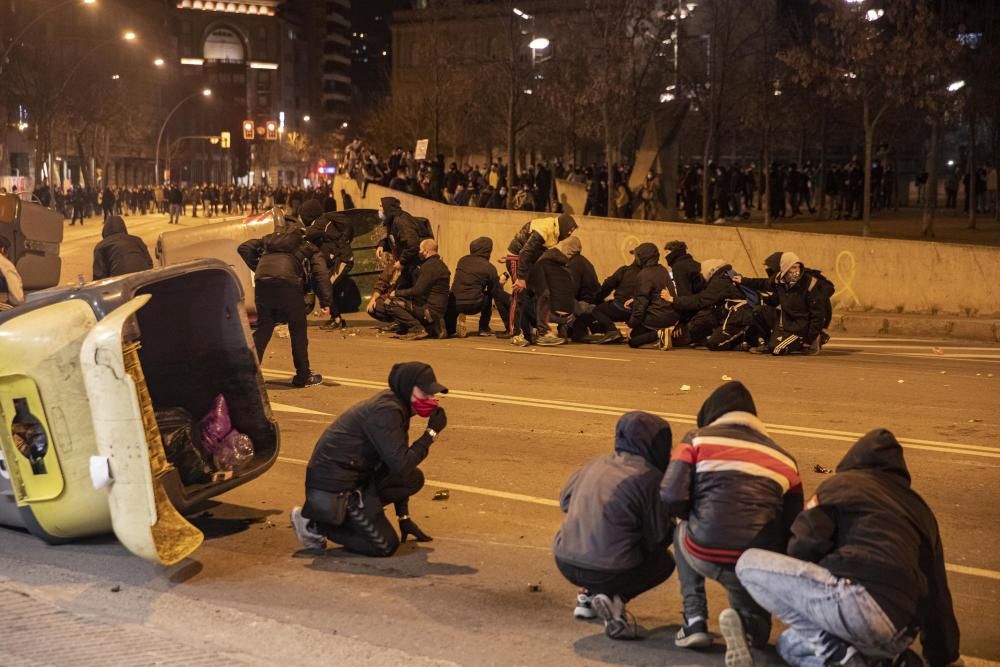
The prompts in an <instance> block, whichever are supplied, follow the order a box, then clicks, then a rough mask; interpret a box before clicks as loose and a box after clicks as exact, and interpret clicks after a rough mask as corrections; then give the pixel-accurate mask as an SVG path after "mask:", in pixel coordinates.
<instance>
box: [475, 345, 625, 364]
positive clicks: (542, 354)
mask: <svg viewBox="0 0 1000 667" xmlns="http://www.w3.org/2000/svg"><path fill="white" fill-rule="evenodd" d="M473 349H476V350H482V351H483V352H502V353H504V354H531V355H535V356H539V357H569V358H571V359H596V360H597V361H618V362H621V363H623V364H627V363H628V362H630V361H632V360H631V359H621V358H619V357H592V356H590V355H587V354H560V353H558V352H536V351H535V350H504V349H502V348H499V347H477V348H473Z"/></svg>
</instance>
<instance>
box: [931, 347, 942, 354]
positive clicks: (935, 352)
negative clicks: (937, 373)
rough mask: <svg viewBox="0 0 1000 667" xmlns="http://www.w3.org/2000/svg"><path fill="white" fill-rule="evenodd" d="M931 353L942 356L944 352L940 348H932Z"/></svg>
mask: <svg viewBox="0 0 1000 667" xmlns="http://www.w3.org/2000/svg"><path fill="white" fill-rule="evenodd" d="M931 352H933V353H934V354H944V350H942V349H941V348H940V347H932V348H931Z"/></svg>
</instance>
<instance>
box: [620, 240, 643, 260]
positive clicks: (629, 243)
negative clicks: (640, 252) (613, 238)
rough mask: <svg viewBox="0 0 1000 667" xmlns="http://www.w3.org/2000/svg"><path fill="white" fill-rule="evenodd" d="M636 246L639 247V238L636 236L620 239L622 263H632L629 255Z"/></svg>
mask: <svg viewBox="0 0 1000 667" xmlns="http://www.w3.org/2000/svg"><path fill="white" fill-rule="evenodd" d="M637 245H639V238H638V237H636V236H633V235H631V234H630V235H628V236H626V237H625V238H624V239H622V246H621V251H622V261H623V262H625V263H626V264H631V263H632V256H631V254H630V253H631V252H632V251H633V250H635V247H636V246H637Z"/></svg>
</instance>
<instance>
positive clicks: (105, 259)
mask: <svg viewBox="0 0 1000 667" xmlns="http://www.w3.org/2000/svg"><path fill="white" fill-rule="evenodd" d="M101 236H103V238H102V239H101V241H100V242H99V243H98V244H97V245H96V246H94V280H101V279H103V278H111V277H112V276H121V275H125V274H126V273H135V272H136V271H146V270H147V269H151V268H153V258H152V257H150V256H149V248H147V247H146V243H145V241H143V240H142V239H141V238H139V237H138V236H132V235H131V234H129V233H128V229H126V227H125V221H124V220H122V217H121V216H120V215H112V216H110V217H108V219H107V220H105V221H104V229H103V230H102V232H101Z"/></svg>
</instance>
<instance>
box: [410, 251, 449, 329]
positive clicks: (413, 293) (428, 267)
mask: <svg viewBox="0 0 1000 667" xmlns="http://www.w3.org/2000/svg"><path fill="white" fill-rule="evenodd" d="M450 284H451V271H449V270H448V267H447V266H445V263H444V261H442V260H441V256H440V255H432V256H431V257H428V258H427V259H425V260H424V261H423V263H421V264H420V266H418V267H417V275H416V278H415V280H414V282H413V287H408V288H406V289H401V290H396V296H398V297H401V298H403V299H407V300H409V301H412V302H413V303H414V305H416V306H417V307H418V308H427V309H428V310H429V311H431V314H432V315H434V316H435V317H444V313H445V311H446V310H448V286H449V285H450Z"/></svg>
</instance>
